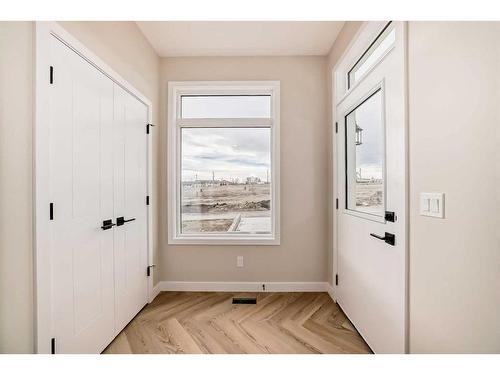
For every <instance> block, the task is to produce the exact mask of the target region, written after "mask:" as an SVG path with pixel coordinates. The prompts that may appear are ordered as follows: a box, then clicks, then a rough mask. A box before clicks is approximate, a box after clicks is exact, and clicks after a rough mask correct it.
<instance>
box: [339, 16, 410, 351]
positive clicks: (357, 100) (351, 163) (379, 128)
mask: <svg viewBox="0 0 500 375" xmlns="http://www.w3.org/2000/svg"><path fill="white" fill-rule="evenodd" d="M394 28H395V31H396V36H395V42H394V43H395V44H394V48H392V50H390V52H388V53H387V55H385V57H384V58H383V59H382V60H381V61H380V62H379V63H378V64H377V65H375V66H374V68H373V69H372V70H371V71H370V72H369V73H367V75H366V76H365V77H364V78H362V79H361V80H360V81H359V82H358V83H357V85H356V86H354V87H353V88H352V89H351V91H350V92H349V93H348V95H347V96H346V97H345V98H344V99H343V100H342V101H341V102H340V103H339V104H338V105H337V111H336V113H337V122H338V125H339V126H338V129H339V132H338V134H337V150H338V192H339V210H338V214H337V219H338V220H337V228H338V231H337V233H338V239H337V241H338V242H337V243H338V260H337V261H338V263H337V264H338V274H339V285H338V302H339V304H340V305H341V307H342V308H343V309H344V311H345V312H346V314H347V316H348V317H349V318H350V319H351V321H352V322H353V323H354V325H355V326H356V328H357V329H358V330H359V332H360V333H361V335H362V336H363V337H364V338H365V340H366V341H367V343H368V344H369V345H370V347H371V348H372V349H373V350H374V351H375V352H376V353H404V352H405V350H406V177H405V176H406V149H405V147H406V140H405V97H406V95H405V86H404V43H403V39H404V36H403V35H404V29H403V28H404V24H403V23H400V22H396V23H395V26H394ZM356 122H357V123H358V126H359V127H360V128H363V130H362V133H363V134H362V135H360V134H356V131H355V130H356V127H355V126H356ZM356 136H358V140H359V139H360V142H356ZM356 143H359V144H356ZM359 166H361V171H360V170H359ZM385 210H387V211H393V212H395V214H396V215H397V220H396V221H395V222H390V221H386V220H385V218H384V211H385ZM386 232H388V233H391V234H394V235H395V238H396V241H395V245H394V246H392V245H390V244H388V243H386V242H384V241H383V240H380V239H378V238H375V237H373V236H371V234H374V235H377V236H380V237H383V236H384V234H385V233H386Z"/></svg>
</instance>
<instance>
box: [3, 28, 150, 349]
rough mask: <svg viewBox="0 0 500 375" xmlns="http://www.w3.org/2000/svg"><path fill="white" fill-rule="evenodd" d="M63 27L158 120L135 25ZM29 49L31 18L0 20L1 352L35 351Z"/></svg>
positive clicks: (146, 49) (146, 53) (143, 43)
mask: <svg viewBox="0 0 500 375" xmlns="http://www.w3.org/2000/svg"><path fill="white" fill-rule="evenodd" d="M62 25H63V27H65V28H66V29H67V30H68V31H69V32H70V33H71V34H73V36H75V37H76V38H77V39H79V40H80V41H81V42H83V43H84V44H85V45H86V46H87V47H88V48H89V49H90V50H92V51H93V52H94V53H96V54H97V55H98V56H99V57H100V58H102V59H103V60H104V61H105V62H106V63H107V64H108V65H110V66H111V67H112V68H113V69H114V70H115V71H116V72H118V73H119V74H120V75H122V76H123V77H124V78H125V79H126V80H128V81H129V82H130V83H131V84H132V85H134V86H135V87H136V88H137V89H139V90H140V91H141V92H142V93H143V94H144V95H145V96H147V97H148V98H149V99H150V100H151V101H152V103H153V109H154V111H153V121H154V122H156V123H158V117H159V116H158V113H159V111H158V104H159V102H158V95H159V88H158V84H159V62H160V59H159V58H158V56H157V55H156V54H155V52H154V50H153V49H152V47H151V46H150V45H149V43H148V42H147V40H146V39H145V38H144V36H143V35H142V33H141V32H140V31H139V29H138V28H137V26H136V25H135V23H132V22H62ZM33 48H34V45H33V23H31V22H0V82H1V84H0V120H1V123H0V207H1V209H0V352H10V353H13V352H16V353H29V352H32V351H33V350H34V340H33V287H32V282H33V281H32V280H33V269H32V263H33V257H32V252H33V250H32V235H31V233H32V193H33V190H32V175H33V169H32V129H33V121H32V115H33V113H32V103H33V90H32V87H33V73H32V72H33V62H34V60H33V55H34V54H33ZM156 139H158V137H156ZM155 146H156V145H155ZM154 153H155V155H156V154H157V147H155V149H154ZM154 159H155V160H157V157H156V156H155V157H154ZM154 170H155V171H156V170H157V166H156V165H155V166H154ZM154 185H155V187H157V185H158V184H157V182H156V176H155V177H154ZM156 216H157V215H155V217H156ZM155 233H156V234H157V231H155Z"/></svg>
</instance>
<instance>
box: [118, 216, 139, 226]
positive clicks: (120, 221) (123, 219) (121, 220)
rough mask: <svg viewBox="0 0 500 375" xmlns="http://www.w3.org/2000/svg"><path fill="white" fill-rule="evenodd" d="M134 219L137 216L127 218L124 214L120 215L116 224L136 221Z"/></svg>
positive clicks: (120, 224)
mask: <svg viewBox="0 0 500 375" xmlns="http://www.w3.org/2000/svg"><path fill="white" fill-rule="evenodd" d="M134 220H135V217H133V218H132V219H127V220H125V218H124V217H123V216H120V217H117V218H116V226H117V227H120V226H122V225H123V224H125V223H128V222H129V221H134Z"/></svg>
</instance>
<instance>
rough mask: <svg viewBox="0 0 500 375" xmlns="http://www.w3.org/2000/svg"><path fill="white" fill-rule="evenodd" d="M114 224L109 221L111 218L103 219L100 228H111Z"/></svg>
mask: <svg viewBox="0 0 500 375" xmlns="http://www.w3.org/2000/svg"><path fill="white" fill-rule="evenodd" d="M115 225H116V224H113V222H112V221H111V219H109V220H104V221H103V222H102V227H101V228H102V230H107V229H111V228H113V227H114V226H115Z"/></svg>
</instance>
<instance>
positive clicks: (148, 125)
mask: <svg viewBox="0 0 500 375" xmlns="http://www.w3.org/2000/svg"><path fill="white" fill-rule="evenodd" d="M150 126H156V125H154V124H147V125H146V134H149V127H150Z"/></svg>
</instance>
